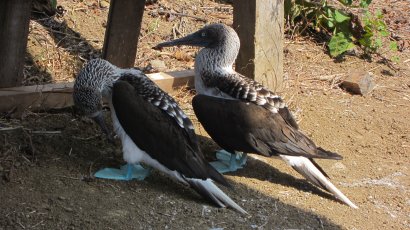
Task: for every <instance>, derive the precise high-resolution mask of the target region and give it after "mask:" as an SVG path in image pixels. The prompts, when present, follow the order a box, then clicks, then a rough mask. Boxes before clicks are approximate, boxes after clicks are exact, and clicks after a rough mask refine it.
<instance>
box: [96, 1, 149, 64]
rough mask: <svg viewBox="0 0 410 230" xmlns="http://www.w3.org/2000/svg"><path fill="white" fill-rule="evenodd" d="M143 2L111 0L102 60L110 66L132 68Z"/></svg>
mask: <svg viewBox="0 0 410 230" xmlns="http://www.w3.org/2000/svg"><path fill="white" fill-rule="evenodd" d="M144 7H145V0H138V1H131V0H111V3H110V12H109V15H108V22H107V29H106V31H105V39H104V46H103V58H104V59H106V60H107V61H109V62H111V63H112V64H114V65H116V66H118V67H121V68H129V67H132V66H134V61H135V56H136V54H137V45H138V37H139V34H140V29H141V22H142V16H143V14H144Z"/></svg>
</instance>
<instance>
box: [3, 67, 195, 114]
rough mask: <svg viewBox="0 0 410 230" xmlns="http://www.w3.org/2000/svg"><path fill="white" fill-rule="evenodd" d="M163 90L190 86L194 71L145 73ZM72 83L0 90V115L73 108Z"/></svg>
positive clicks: (192, 83) (168, 90)
mask: <svg viewBox="0 0 410 230" xmlns="http://www.w3.org/2000/svg"><path fill="white" fill-rule="evenodd" d="M147 75H148V77H149V78H150V79H152V80H153V81H154V82H155V83H156V84H157V85H158V86H159V87H160V88H161V89H162V90H164V91H166V92H172V90H173V89H174V88H177V87H181V86H185V85H187V86H189V87H193V85H194V82H193V81H194V71H193V70H184V71H174V72H168V73H153V74H147ZM73 85H74V83H73V82H68V83H56V84H45V85H34V86H21V87H13V88H3V89H0V113H10V114H12V115H13V116H14V117H18V116H20V115H21V113H22V112H24V111H25V110H31V111H47V110H50V109H61V108H66V107H70V106H73V98H72V93H73Z"/></svg>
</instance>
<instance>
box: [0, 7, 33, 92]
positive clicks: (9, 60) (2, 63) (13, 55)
mask: <svg viewBox="0 0 410 230" xmlns="http://www.w3.org/2000/svg"><path fill="white" fill-rule="evenodd" d="M30 9H31V0H2V1H0V88H3V87H13V86H18V85H21V83H22V80H23V66H24V56H25V54H26V47H27V36H28V28H29V21H30Z"/></svg>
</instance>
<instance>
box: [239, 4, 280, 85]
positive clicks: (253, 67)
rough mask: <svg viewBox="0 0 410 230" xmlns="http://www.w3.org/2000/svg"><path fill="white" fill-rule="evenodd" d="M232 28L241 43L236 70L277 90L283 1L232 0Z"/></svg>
mask: <svg viewBox="0 0 410 230" xmlns="http://www.w3.org/2000/svg"><path fill="white" fill-rule="evenodd" d="M233 20H234V22H233V26H234V28H235V30H236V32H237V33H238V35H239V39H240V40H241V49H240V51H239V55H238V58H237V60H236V71H238V72H239V73H242V74H243V75H245V76H248V77H250V78H253V79H255V80H257V81H258V82H261V83H263V85H265V86H267V87H268V88H270V89H272V90H275V91H276V90H280V89H281V87H282V83H283V36H284V34H283V33H284V24H283V23H284V4H283V0H246V1H234V8H233Z"/></svg>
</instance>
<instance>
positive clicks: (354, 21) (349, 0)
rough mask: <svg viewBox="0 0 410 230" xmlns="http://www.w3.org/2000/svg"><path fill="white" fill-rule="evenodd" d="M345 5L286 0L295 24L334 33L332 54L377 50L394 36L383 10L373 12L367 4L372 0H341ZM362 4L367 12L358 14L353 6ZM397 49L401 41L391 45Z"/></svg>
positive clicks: (287, 11)
mask: <svg viewBox="0 0 410 230" xmlns="http://www.w3.org/2000/svg"><path fill="white" fill-rule="evenodd" d="M337 1H338V2H339V3H340V4H341V5H342V6H343V7H339V8H337V7H335V6H332V5H329V4H328V2H329V1H328V0H320V2H317V1H316V2H313V1H310V0H286V1H285V15H286V18H287V20H288V23H289V24H290V25H291V26H294V27H295V26H296V25H299V26H300V25H302V28H303V30H304V29H306V28H307V27H311V28H313V29H315V30H316V31H320V32H323V33H325V34H328V35H329V36H330V40H329V42H328V48H329V52H330V55H331V56H332V57H337V56H339V55H341V54H343V53H345V52H346V51H348V50H351V49H353V48H355V47H356V46H359V47H361V48H362V49H363V50H364V52H365V53H367V54H370V53H375V52H377V51H378V50H379V49H380V48H382V47H383V46H384V45H385V44H384V43H383V41H384V40H386V39H385V38H388V37H389V36H390V33H389V32H388V30H387V26H386V24H385V23H384V21H383V14H382V13H381V12H379V11H378V12H376V13H375V14H371V13H370V12H369V11H368V10H367V9H366V8H367V7H368V6H369V5H370V4H371V2H372V0H354V1H353V0H337ZM353 8H361V9H362V11H363V12H364V14H363V15H354V14H353V13H351V9H353ZM388 47H390V49H391V50H393V51H395V50H397V43H395V42H392V43H390V44H389V45H388Z"/></svg>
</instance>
